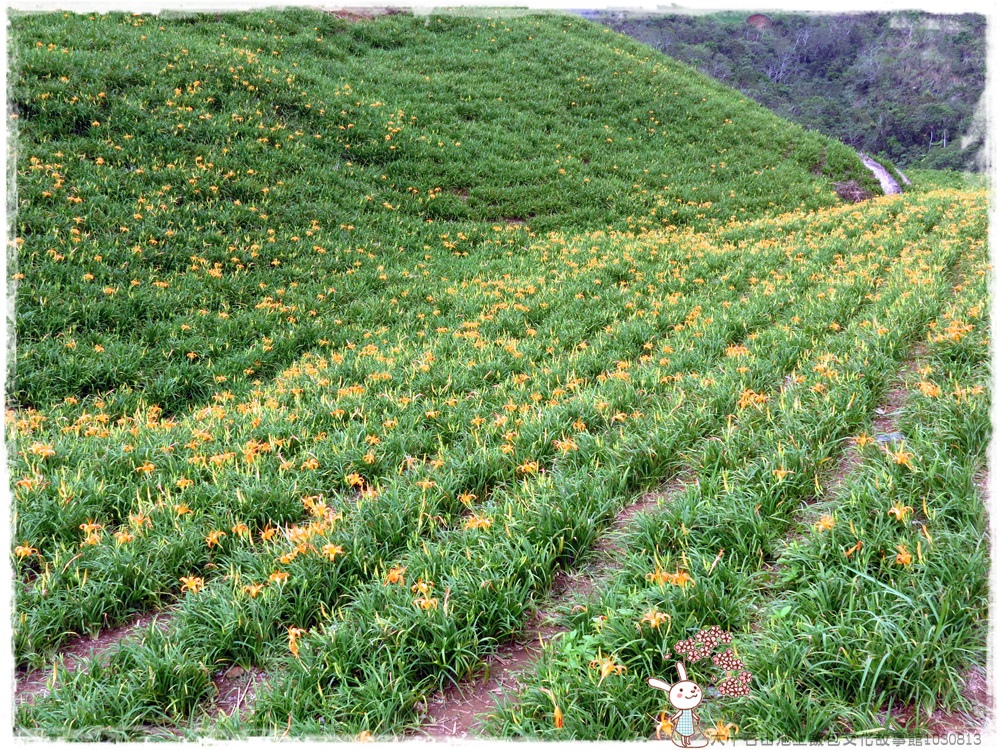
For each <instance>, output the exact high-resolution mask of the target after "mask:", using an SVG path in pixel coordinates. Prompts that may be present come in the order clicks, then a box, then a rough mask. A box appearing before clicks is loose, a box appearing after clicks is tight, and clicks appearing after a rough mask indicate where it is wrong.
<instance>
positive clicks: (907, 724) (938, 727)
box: [886, 667, 993, 738]
mask: <svg viewBox="0 0 1000 750" xmlns="http://www.w3.org/2000/svg"><path fill="white" fill-rule="evenodd" d="M962 682H963V685H962V697H964V698H965V699H966V700H967V701H968V702H969V705H970V708H969V709H968V710H967V711H945V710H944V709H941V708H936V709H934V711H932V712H931V714H930V716H927V715H921V714H919V713H918V712H917V711H916V709H915V708H914V707H913V706H899V707H897V708H894V709H893V710H892V713H891V715H890V716H887V717H886V718H891V719H892V721H893V722H894V723H895V724H896V725H897V726H899V727H900V728H901V729H903V730H904V731H908V732H912V731H915V730H917V729H923V730H925V731H927V732H928V733H929V734H930V736H931V737H935V738H943V737H950V736H954V735H964V734H980V733H982V732H983V731H984V730H985V729H987V728H988V726H989V725H990V724H991V723H992V719H993V695H992V693H991V692H990V685H989V682H988V680H987V677H986V672H985V671H984V670H983V668H982V667H971V668H969V669H967V670H966V671H965V672H964V673H963V675H962Z"/></svg>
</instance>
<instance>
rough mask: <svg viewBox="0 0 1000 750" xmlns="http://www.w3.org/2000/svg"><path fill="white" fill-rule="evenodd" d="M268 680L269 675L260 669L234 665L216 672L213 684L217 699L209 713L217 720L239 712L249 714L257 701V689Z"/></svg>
mask: <svg viewBox="0 0 1000 750" xmlns="http://www.w3.org/2000/svg"><path fill="white" fill-rule="evenodd" d="M266 678H267V673H266V672H265V671H264V670H263V669H260V668H258V667H251V668H250V669H243V667H240V666H237V665H233V666H231V667H229V668H228V669H225V670H221V671H219V672H216V673H215V674H214V675H213V676H212V682H213V684H214V685H215V689H216V691H217V695H216V699H215V701H214V702H213V704H212V706H211V708H210V709H209V711H208V713H209V715H211V716H212V717H213V718H215V719H220V718H222V717H223V716H232V715H233V714H235V713H237V712H239V714H240V715H241V716H243V715H245V714H247V713H248V712H249V711H250V709H251V708H252V707H253V704H254V701H255V700H256V699H257V688H258V687H259V686H260V685H261V683H263V682H264V680H265V679H266Z"/></svg>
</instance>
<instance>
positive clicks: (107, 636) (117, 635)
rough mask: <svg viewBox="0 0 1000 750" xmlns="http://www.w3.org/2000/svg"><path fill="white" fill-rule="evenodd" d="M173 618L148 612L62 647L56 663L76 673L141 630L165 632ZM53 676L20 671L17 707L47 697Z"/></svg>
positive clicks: (41, 671)
mask: <svg viewBox="0 0 1000 750" xmlns="http://www.w3.org/2000/svg"><path fill="white" fill-rule="evenodd" d="M172 617H173V613H171V612H167V611H163V612H155V613H147V614H144V615H139V616H138V617H136V618H134V619H133V620H132V621H131V622H128V623H125V624H124V625H119V626H118V627H115V628H109V629H107V630H102V631H101V632H100V633H98V634H97V635H96V636H94V637H91V636H87V635H84V636H79V637H77V638H74V639H73V640H71V641H69V642H68V643H67V644H66V645H65V646H64V647H63V648H62V650H61V651H60V652H59V655H58V656H57V657H56V661H58V660H62V664H63V666H64V667H66V669H67V670H69V671H70V672H74V671H76V669H77V668H78V667H79V666H80V665H81V664H84V663H85V662H86V661H87V660H88V659H91V658H95V657H97V658H100V657H108V656H110V652H111V649H113V648H114V647H115V646H117V645H119V644H120V643H122V642H124V641H125V640H126V639H129V638H130V637H132V636H133V635H137V634H138V632H139V631H142V630H145V629H146V628H147V627H149V626H150V625H151V624H152V623H154V622H155V623H156V624H157V625H159V627H160V628H162V629H164V630H165V629H166V628H167V625H168V623H169V622H170V620H171V618H172ZM105 660H106V659H105ZM51 676H52V669H51V668H49V669H36V670H35V671H33V672H27V671H25V670H18V671H17V673H16V674H15V682H16V687H15V690H14V701H15V704H16V703H25V702H33V701H34V700H35V697H36V696H39V695H45V694H47V693H48V691H49V690H48V686H47V682H48V680H49V678H50V677H51Z"/></svg>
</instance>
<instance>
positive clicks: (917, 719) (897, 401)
mask: <svg viewBox="0 0 1000 750" xmlns="http://www.w3.org/2000/svg"><path fill="white" fill-rule="evenodd" d="M926 356H927V347H926V345H925V344H924V343H923V342H919V343H917V344H916V345H915V346H914V347H913V349H912V350H911V351H910V353H909V355H908V356H907V358H906V360H905V361H904V362H903V363H902V366H901V367H900V369H899V372H898V373H897V375H896V378H895V380H894V382H893V384H892V386H891V387H890V390H889V392H888V393H887V394H886V395H885V398H884V400H883V401H882V403H881V404H880V405H879V406H878V407H876V408H875V410H874V419H873V421H872V426H873V428H874V429H873V432H874V433H875V434H874V438H875V440H876V442H878V443H879V444H880V445H882V446H883V447H884V448H885V449H888V448H889V446H890V445H892V444H895V443H900V442H904V441H905V440H906V436H905V435H904V434H903V433H901V432H900V431H899V418H900V415H901V414H902V411H903V406H904V405H905V403H906V395H907V388H906V380H907V378H908V377H909V376H911V375H912V374H913V373H915V372H917V370H918V368H919V367H920V366H921V362H922V361H923V360H925V359H926ZM862 461H863V459H862V458H861V453H860V451H859V450H858V448H857V447H856V446H855V445H853V444H852V445H850V446H848V447H847V448H846V449H845V450H844V452H843V454H842V455H841V458H840V461H839V462H838V464H837V468H836V469H835V470H834V471H833V473H832V474H831V476H830V478H829V480H828V482H827V483H826V485H825V487H824V490H823V498H822V499H821V500H819V501H818V502H817V503H816V504H817V505H821V504H822V505H825V506H829V505H831V504H833V503H836V502H837V500H838V498H839V495H840V493H841V491H842V488H843V487H844V485H845V484H846V482H847V478H848V476H849V475H850V474H851V472H852V471H854V470H855V469H857V468H858V467H859V466H860V465H861V463H862ZM975 484H976V486H977V488H978V489H979V490H980V491H981V492H982V494H983V502H984V505H985V504H986V503H987V493H988V488H989V475H988V471H987V470H984V471H983V472H982V473H980V474H977V476H976V479H975ZM809 508H812V505H809V506H807V507H806V508H804V509H802V511H800V513H799V519H798V522H797V523H796V524H794V525H793V528H792V529H791V530H790V531H789V534H788V541H793V540H795V539H798V538H801V536H802V530H803V529H804V528H806V527H808V526H809V525H811V524H812V523H815V522H816V521H817V520H818V516H816V517H812V516H815V514H807V511H808V509H809ZM777 568H778V566H777V565H776V566H775V570H777ZM962 683H963V685H962V691H961V692H962V695H963V697H965V699H966V700H968V701H969V703H970V705H971V707H972V709H971V711H970V712H961V711H953V712H949V711H945V710H943V709H935V710H934V711H933V712H932V713H931V714H930V715H929V716H923V717H921V715H920V714H919V713H918V712H917V711H916V710H915V708H914V707H913V706H900V707H898V708H896V709H894V710H893V711H892V713H891V716H889V715H887V716H886V720H887V721H888V720H889V719H890V718H891V719H892V720H893V721H895V722H896V723H897V724H898V725H899V726H901V727H904V728H906V729H908V730H915V729H921V728H922V729H925V730H927V731H928V732H930V734H931V736H932V737H935V738H943V737H948V736H950V735H955V734H970V733H973V734H974V733H977V732H979V731H981V730H982V729H983V728H984V727H985V725H986V722H987V721H988V720H989V719H990V717H991V713H992V706H993V700H992V696H991V692H990V685H989V682H988V680H987V676H986V672H985V670H984V669H983V668H982V667H978V666H976V667H971V668H969V669H967V670H966V671H965V672H963V674H962Z"/></svg>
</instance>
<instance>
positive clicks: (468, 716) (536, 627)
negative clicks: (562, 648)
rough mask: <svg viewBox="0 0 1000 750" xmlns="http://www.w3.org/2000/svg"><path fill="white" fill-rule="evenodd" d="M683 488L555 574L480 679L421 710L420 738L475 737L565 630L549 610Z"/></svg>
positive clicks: (596, 572) (572, 594) (569, 597)
mask: <svg viewBox="0 0 1000 750" xmlns="http://www.w3.org/2000/svg"><path fill="white" fill-rule="evenodd" d="M683 487H684V485H683V483H682V481H681V479H680V478H675V479H674V480H672V481H670V482H669V483H668V484H666V485H665V486H664V487H663V488H661V489H660V490H658V491H656V492H650V493H648V494H646V495H643V496H642V497H641V498H639V499H638V500H637V501H636V502H634V503H632V504H631V505H629V506H627V507H625V508H623V509H622V510H620V511H619V512H618V515H617V516H616V517H615V520H614V522H613V523H612V524H611V526H610V527H609V529H608V530H607V531H606V532H605V533H604V534H602V535H601V537H600V538H599V539H598V540H597V542H596V543H595V544H594V551H595V552H596V553H597V560H596V561H595V563H594V564H593V565H590V566H588V567H587V568H586V570H583V571H577V572H574V573H567V572H564V571H559V572H558V573H557V574H556V576H555V579H554V580H553V583H552V589H551V591H550V592H549V597H550V600H551V603H550V605H549V607H548V608H547V609H545V610H540V611H537V612H535V614H534V615H533V616H532V617H531V619H530V620H529V621H528V623H527V624H526V626H525V628H524V632H523V634H522V635H521V636H520V637H519V638H518V639H516V640H515V641H513V642H512V643H509V644H507V645H504V646H502V647H501V648H500V649H498V651H497V652H496V654H494V655H493V656H492V657H490V658H489V659H487V660H486V665H485V666H486V669H485V671H484V673H483V675H482V676H481V678H480V679H477V680H476V681H474V682H471V683H464V684H462V685H459V686H455V685H452V686H449V687H448V688H447V689H445V690H444V691H443V692H442V693H440V694H438V695H436V696H434V697H433V698H431V699H430V701H429V702H428V704H427V706H426V713H425V715H424V720H423V725H422V727H421V729H420V733H421V734H422V735H424V736H426V737H432V738H441V737H470V736H476V735H478V734H480V733H481V732H482V730H483V725H484V721H483V719H484V718H485V716H487V715H488V714H489V713H490V712H491V711H492V710H493V709H494V708H495V706H496V705H497V701H498V700H499V699H503V698H504V697H506V696H508V695H513V694H516V693H517V692H518V691H519V690H520V689H521V687H522V683H521V682H520V680H519V677H520V675H521V674H522V673H523V672H525V671H528V670H530V669H531V667H532V665H533V664H534V662H535V660H536V659H537V658H538V656H539V654H541V651H542V648H543V646H544V644H546V643H548V642H549V641H551V640H552V639H554V638H557V637H559V636H560V635H561V634H562V633H564V632H565V628H562V627H559V626H557V625H555V624H554V620H555V610H556V609H557V608H558V607H560V606H564V605H566V604H569V603H571V602H574V601H582V600H586V599H588V598H589V597H591V596H592V595H593V593H594V592H595V590H596V589H597V588H598V586H599V585H600V583H601V582H602V581H603V580H604V579H605V578H606V577H607V575H608V574H609V573H610V571H611V570H612V569H613V566H614V559H615V557H617V556H618V555H619V554H620V553H621V552H622V549H621V547H620V546H619V545H618V542H617V539H618V537H620V535H621V532H622V531H624V529H625V527H626V526H627V525H628V524H629V523H631V521H632V520H633V519H634V518H635V517H636V515H638V514H639V513H643V512H648V511H651V510H652V509H654V508H656V507H658V506H659V505H660V504H661V503H664V502H667V501H668V500H669V498H671V497H674V496H675V495H676V494H677V493H678V492H680V491H681V490H682V489H683Z"/></svg>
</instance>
